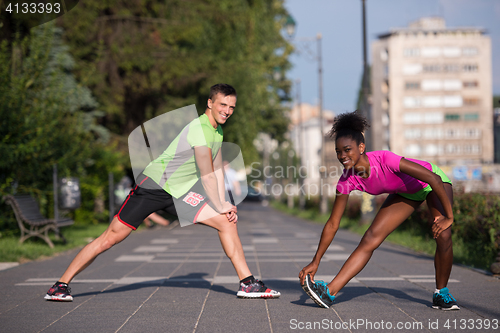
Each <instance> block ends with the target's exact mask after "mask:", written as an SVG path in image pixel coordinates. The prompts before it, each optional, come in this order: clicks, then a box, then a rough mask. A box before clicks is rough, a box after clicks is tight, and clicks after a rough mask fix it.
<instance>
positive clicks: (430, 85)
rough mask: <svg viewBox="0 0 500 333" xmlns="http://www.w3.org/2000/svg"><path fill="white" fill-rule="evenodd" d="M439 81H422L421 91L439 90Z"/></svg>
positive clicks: (440, 84)
mask: <svg viewBox="0 0 500 333" xmlns="http://www.w3.org/2000/svg"><path fill="white" fill-rule="evenodd" d="M442 88H443V85H442V83H441V80H422V90H427V91H428V90H441V89H442Z"/></svg>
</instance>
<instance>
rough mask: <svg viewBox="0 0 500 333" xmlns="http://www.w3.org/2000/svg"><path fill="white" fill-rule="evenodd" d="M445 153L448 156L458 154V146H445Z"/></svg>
mask: <svg viewBox="0 0 500 333" xmlns="http://www.w3.org/2000/svg"><path fill="white" fill-rule="evenodd" d="M446 152H447V153H448V154H458V153H460V146H459V145H455V144H451V143H450V144H447V145H446Z"/></svg>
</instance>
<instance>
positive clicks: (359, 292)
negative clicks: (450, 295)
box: [291, 287, 431, 307]
mask: <svg viewBox="0 0 500 333" xmlns="http://www.w3.org/2000/svg"><path fill="white" fill-rule="evenodd" d="M371 293H377V294H386V295H390V296H393V297H395V298H400V299H404V300H407V301H409V302H414V303H419V304H423V305H426V306H429V307H430V306H431V300H430V297H431V296H429V299H426V300H424V299H420V298H415V297H413V296H410V295H408V294H406V293H405V292H402V291H400V290H397V289H390V288H378V287H377V288H374V289H372V288H367V287H344V288H343V289H342V291H341V292H340V293H339V294H338V295H337V298H336V299H335V304H338V303H343V302H348V301H351V300H353V299H355V298H357V297H360V296H365V295H368V294H371ZM382 296H383V295H382ZM309 299H310V297H309V296H308V295H307V294H306V293H305V292H303V293H302V294H301V296H300V299H298V300H296V301H293V302H291V303H293V304H297V305H304V306H312V307H317V305H316V304H314V303H306V301H307V300H309Z"/></svg>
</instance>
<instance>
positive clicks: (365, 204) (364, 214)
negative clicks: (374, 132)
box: [360, 0, 375, 224]
mask: <svg viewBox="0 0 500 333" xmlns="http://www.w3.org/2000/svg"><path fill="white" fill-rule="evenodd" d="M361 3H362V12H363V87H362V93H363V99H362V104H361V113H362V114H363V115H364V116H365V117H366V119H367V120H368V122H369V123H371V115H370V106H369V105H368V94H369V92H370V85H369V82H368V72H369V68H368V57H367V55H366V53H367V47H366V2H365V0H361ZM364 136H365V147H366V148H365V151H371V150H372V149H373V145H372V137H371V130H370V129H366V130H365V133H364ZM373 206H374V200H373V196H371V195H369V194H368V193H363V199H362V205H361V219H360V223H361V224H367V223H370V222H371V221H372V220H373V218H374V217H375V212H374V207H373Z"/></svg>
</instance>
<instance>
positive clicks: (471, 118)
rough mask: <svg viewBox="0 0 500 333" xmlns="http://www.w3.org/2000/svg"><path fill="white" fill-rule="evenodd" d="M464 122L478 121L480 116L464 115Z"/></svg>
mask: <svg viewBox="0 0 500 333" xmlns="http://www.w3.org/2000/svg"><path fill="white" fill-rule="evenodd" d="M464 120H465V121H478V120H479V114H478V113H477V112H476V113H466V114H464Z"/></svg>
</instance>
